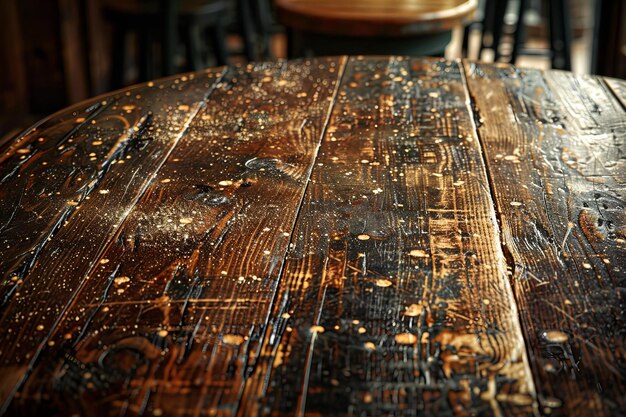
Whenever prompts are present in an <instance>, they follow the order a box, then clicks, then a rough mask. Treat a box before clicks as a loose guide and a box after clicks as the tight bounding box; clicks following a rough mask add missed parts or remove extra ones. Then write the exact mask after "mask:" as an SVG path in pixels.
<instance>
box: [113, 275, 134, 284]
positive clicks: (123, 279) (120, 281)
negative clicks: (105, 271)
mask: <svg viewBox="0 0 626 417" xmlns="http://www.w3.org/2000/svg"><path fill="white" fill-rule="evenodd" d="M113 281H114V282H115V285H121V284H124V283H126V282H128V281H130V278H128V277H117V278H115V279H114V280H113Z"/></svg>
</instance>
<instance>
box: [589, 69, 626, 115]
mask: <svg viewBox="0 0 626 417" xmlns="http://www.w3.org/2000/svg"><path fill="white" fill-rule="evenodd" d="M594 78H595V79H596V80H598V81H599V82H600V84H601V85H602V86H603V87H604V88H606V89H607V90H608V91H609V93H610V94H611V96H612V97H613V98H615V100H617V102H618V103H619V104H620V106H622V110H624V111H626V103H624V101H623V98H622V97H621V96H620V95H619V94H618V92H617V91H615V89H614V88H613V86H611V84H610V83H609V82H607V80H606V78H607V77H601V76H597V77H594ZM615 81H617V82H622V83H623V82H624V80H620V79H617V78H615Z"/></svg>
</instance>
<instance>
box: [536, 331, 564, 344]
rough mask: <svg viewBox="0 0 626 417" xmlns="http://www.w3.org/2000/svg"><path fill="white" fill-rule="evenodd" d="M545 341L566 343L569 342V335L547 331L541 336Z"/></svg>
mask: <svg viewBox="0 0 626 417" xmlns="http://www.w3.org/2000/svg"><path fill="white" fill-rule="evenodd" d="M541 335H542V336H543V337H544V339H546V340H547V341H548V342H552V343H566V342H567V341H568V340H569V336H568V335H567V333H564V332H562V331H560V330H546V331H544V332H543V333H542V334H541Z"/></svg>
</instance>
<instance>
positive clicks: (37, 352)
mask: <svg viewBox="0 0 626 417" xmlns="http://www.w3.org/2000/svg"><path fill="white" fill-rule="evenodd" d="M229 70H230V68H229V67H225V68H224V71H223V72H222V73H221V74H220V76H219V77H218V78H217V79H216V80H214V81H213V84H212V85H211V87H209V89H208V90H207V92H206V94H205V95H204V97H203V98H202V100H201V101H200V103H199V105H198V106H197V107H196V110H195V111H194V112H193V113H192V114H191V115H190V116H189V118H188V119H187V121H186V122H185V124H184V125H183V127H182V129H181V130H180V133H179V134H178V135H177V136H176V138H175V139H174V143H173V144H172V145H171V146H170V148H169V149H168V150H167V151H166V154H165V155H164V157H163V160H162V162H161V163H160V164H159V165H158V166H157V167H156V169H155V170H154V171H153V172H152V174H151V175H150V176H149V177H148V178H147V179H146V181H144V183H143V185H142V187H141V188H140V189H139V192H138V193H137V196H136V197H135V199H134V201H133V203H132V206H131V208H130V209H128V210H127V211H126V212H125V213H124V216H123V218H122V220H121V221H120V222H119V225H118V227H117V228H115V229H114V231H113V233H111V234H110V236H111V237H110V238H109V239H108V240H107V241H106V242H105V244H104V245H102V247H101V249H100V250H99V251H98V254H97V255H96V256H95V257H94V261H93V265H92V266H91V267H90V268H89V269H88V271H87V273H86V274H85V276H84V277H89V276H90V275H91V273H92V272H93V271H94V269H95V268H96V266H97V265H98V262H97V261H98V259H100V257H101V256H102V255H103V254H104V253H106V251H107V250H108V248H109V247H110V246H111V242H113V241H114V240H115V237H116V236H117V234H118V232H119V231H120V230H121V229H122V227H123V226H124V224H125V223H126V220H127V219H128V216H129V215H130V213H131V212H132V211H133V209H134V208H135V206H136V205H137V202H138V201H139V200H140V199H141V198H142V197H143V195H144V194H145V192H146V191H147V190H148V187H149V186H150V184H151V183H152V181H153V180H154V179H155V178H156V176H157V174H158V172H159V171H160V170H161V168H162V167H163V165H165V163H166V162H167V159H168V158H169V157H170V155H171V154H172V152H173V151H174V149H175V148H176V146H177V145H178V143H179V142H180V140H181V138H182V137H183V136H184V135H185V133H187V130H188V129H189V126H190V125H191V123H192V122H193V120H194V119H195V118H196V116H197V115H198V113H199V112H200V110H201V109H203V108H204V107H205V106H206V102H207V100H208V99H209V97H210V95H211V94H212V93H213V91H214V90H215V88H216V86H217V85H218V84H219V83H220V82H221V81H222V80H223V78H224V76H225V75H226V73H227V72H228V71H229ZM87 282H88V280H87V279H83V281H82V282H81V283H80V284H79V286H78V288H77V289H76V290H75V291H74V293H73V295H72V296H71V297H70V299H69V301H68V302H67V303H66V304H65V307H64V308H63V310H62V311H61V313H60V314H59V316H58V318H57V319H56V320H55V321H54V322H53V324H52V326H50V331H49V332H48V334H46V336H45V337H44V338H43V339H42V341H41V342H40V343H39V346H37V349H36V350H35V353H34V354H33V356H32V358H31V359H30V361H29V363H28V367H27V370H26V372H25V373H24V375H23V376H22V378H21V379H20V380H19V381H18V382H17V384H16V385H15V387H14V388H13V390H12V391H11V393H10V394H9V396H8V397H7V400H6V402H5V403H4V404H2V405H1V407H0V416H4V415H5V413H6V412H7V410H8V408H9V406H10V404H11V402H12V401H13V399H14V398H15V394H16V393H17V391H19V389H20V388H21V387H22V385H24V383H25V382H26V380H27V379H28V378H29V376H30V373H31V371H32V369H33V367H34V365H35V362H36V361H37V359H38V358H39V356H40V355H41V352H42V351H43V349H44V348H45V347H46V345H47V343H48V341H49V339H50V337H51V336H52V335H53V334H54V332H55V331H56V330H57V328H58V327H59V325H60V324H61V322H62V321H63V319H64V318H65V315H66V313H67V312H68V311H69V310H70V308H71V307H72V306H73V305H74V303H75V301H76V299H77V297H78V295H79V294H80V293H81V292H82V290H83V288H84V287H85V285H86V284H87Z"/></svg>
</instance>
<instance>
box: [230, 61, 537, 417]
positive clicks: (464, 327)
mask: <svg viewBox="0 0 626 417" xmlns="http://www.w3.org/2000/svg"><path fill="white" fill-rule="evenodd" d="M466 99H467V96H466V92H465V89H464V84H463V82H462V77H461V73H460V67H459V66H458V65H457V64H456V63H446V62H445V61H435V60H427V59H415V60H406V59H401V58H391V59H388V58H368V59H367V60H362V59H351V60H350V61H349V63H348V66H347V68H346V72H345V75H344V77H343V80H342V84H341V86H340V90H339V99H338V102H337V104H336V106H335V108H334V110H333V113H332V116H331V122H330V124H329V128H328V130H327V134H326V136H325V138H324V141H323V142H322V146H321V149H320V153H319V156H318V159H317V164H316V166H315V169H314V171H313V174H312V179H311V183H310V186H309V187H308V189H307V193H306V195H305V199H304V204H303V206H302V209H301V212H300V216H299V218H298V221H297V224H296V228H295V231H294V236H293V246H292V247H291V248H290V250H289V252H288V255H287V263H286V266H285V272H284V274H283V277H282V281H281V283H280V287H279V292H278V295H277V298H276V302H275V304H274V308H273V310H272V315H271V320H270V324H271V328H270V329H269V330H268V332H269V337H267V338H266V339H265V340H264V345H263V346H262V348H261V359H260V361H259V362H258V363H257V366H256V368H255V369H254V372H253V374H252V376H251V377H250V378H249V380H248V384H247V386H246V395H245V397H244V399H243V402H242V407H241V408H240V409H239V415H240V416H255V415H271V416H292V415H297V416H304V415H306V416H319V415H333V416H353V415H354V416H359V415H368V416H386V415H405V416H417V415H459V416H466V415H467V416H469V415H477V414H480V415H495V416H503V415H531V414H532V412H533V403H534V401H533V397H532V395H533V390H532V386H531V377H530V375H529V373H528V369H527V365H526V362H525V347H524V343H523V339H522V335H521V331H520V328H519V323H518V321H517V312H516V309H515V303H514V301H513V298H512V293H511V289H510V287H509V283H508V280H507V277H506V266H505V261H504V256H503V253H502V251H501V248H500V244H499V237H498V228H497V224H496V220H495V213H494V211H493V207H492V202H491V196H490V193H489V190H488V184H487V177H486V174H485V170H484V166H483V163H482V160H481V152H480V148H479V144H478V142H477V140H476V137H475V132H474V128H473V124H472V116H471V112H470V110H469V107H468V105H467V104H468V103H467V100H466Z"/></svg>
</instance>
